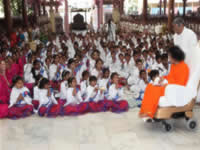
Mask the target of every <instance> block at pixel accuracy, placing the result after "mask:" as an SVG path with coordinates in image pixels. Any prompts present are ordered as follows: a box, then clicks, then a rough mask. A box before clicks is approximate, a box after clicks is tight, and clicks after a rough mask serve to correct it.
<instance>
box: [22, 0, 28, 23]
mask: <svg viewBox="0 0 200 150" xmlns="http://www.w3.org/2000/svg"><path fill="white" fill-rule="evenodd" d="M26 7H27V0H22V15H23V21H24V26H25V27H27V26H28V16H27V10H26Z"/></svg>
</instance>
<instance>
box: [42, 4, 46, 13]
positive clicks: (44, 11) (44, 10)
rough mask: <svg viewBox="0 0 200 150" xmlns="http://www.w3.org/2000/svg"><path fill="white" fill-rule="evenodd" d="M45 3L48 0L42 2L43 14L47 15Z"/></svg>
mask: <svg viewBox="0 0 200 150" xmlns="http://www.w3.org/2000/svg"><path fill="white" fill-rule="evenodd" d="M45 4H46V0H44V1H43V3H42V9H43V15H46V6H45Z"/></svg>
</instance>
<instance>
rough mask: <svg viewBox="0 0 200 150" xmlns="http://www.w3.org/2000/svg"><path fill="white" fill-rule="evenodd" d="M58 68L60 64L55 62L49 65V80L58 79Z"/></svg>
mask: <svg viewBox="0 0 200 150" xmlns="http://www.w3.org/2000/svg"><path fill="white" fill-rule="evenodd" d="M57 68H58V66H57V65H55V64H51V65H50V67H49V80H56V79H57V78H59V77H60V76H59V77H57Z"/></svg>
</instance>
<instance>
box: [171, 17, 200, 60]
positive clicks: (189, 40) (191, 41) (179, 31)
mask: <svg viewBox="0 0 200 150" xmlns="http://www.w3.org/2000/svg"><path fill="white" fill-rule="evenodd" d="M173 28H174V32H175V34H174V45H177V46H179V47H180V48H181V49H182V50H183V51H184V52H185V56H186V59H185V62H186V63H188V62H189V61H190V59H191V58H192V53H193V52H194V50H195V49H196V46H197V44H198V40H197V35H196V34H195V33H194V32H193V31H192V30H191V29H189V28H187V27H185V22H184V20H183V19H182V18H180V17H177V18H175V19H174V21H173Z"/></svg>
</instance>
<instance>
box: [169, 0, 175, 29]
mask: <svg viewBox="0 0 200 150" xmlns="http://www.w3.org/2000/svg"><path fill="white" fill-rule="evenodd" d="M173 19H174V0H169V3H168V30H169V31H170V32H172V31H173V27H172V22H173Z"/></svg>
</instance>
